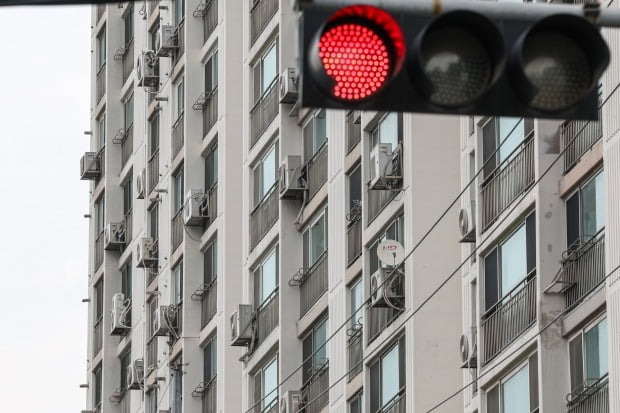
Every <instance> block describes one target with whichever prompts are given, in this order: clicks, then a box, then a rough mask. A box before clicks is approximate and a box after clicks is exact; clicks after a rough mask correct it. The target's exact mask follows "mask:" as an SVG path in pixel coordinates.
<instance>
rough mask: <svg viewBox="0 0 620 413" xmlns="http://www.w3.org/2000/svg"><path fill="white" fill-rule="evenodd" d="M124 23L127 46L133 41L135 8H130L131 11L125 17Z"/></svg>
mask: <svg viewBox="0 0 620 413" xmlns="http://www.w3.org/2000/svg"><path fill="white" fill-rule="evenodd" d="M123 22H124V24H125V46H129V44H130V43H131V42H132V41H133V6H132V5H130V6H129V11H127V14H126V15H125V17H124V19H123Z"/></svg>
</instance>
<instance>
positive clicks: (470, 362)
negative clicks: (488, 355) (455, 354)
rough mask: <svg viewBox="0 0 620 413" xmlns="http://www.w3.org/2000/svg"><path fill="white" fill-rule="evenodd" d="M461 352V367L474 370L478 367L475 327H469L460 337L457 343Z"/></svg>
mask: <svg viewBox="0 0 620 413" xmlns="http://www.w3.org/2000/svg"><path fill="white" fill-rule="evenodd" d="M459 349H460V351H461V361H462V364H461V367H462V368H470V369H475V368H477V367H478V341H477V334H476V327H471V328H470V329H469V330H468V331H467V332H466V333H465V334H463V335H462V336H461V341H460V343H459Z"/></svg>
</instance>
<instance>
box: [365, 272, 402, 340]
mask: <svg viewBox="0 0 620 413" xmlns="http://www.w3.org/2000/svg"><path fill="white" fill-rule="evenodd" d="M392 268H393V267H392ZM388 274H389V272H388ZM404 274H405V273H404V271H397V272H395V273H394V274H393V275H392V276H393V277H395V278H396V279H395V280H394V281H390V283H393V284H391V288H392V290H393V291H394V292H395V293H396V295H398V296H401V297H404V295H405V285H404V284H405V283H404V281H405V280H404ZM397 304H400V303H397ZM402 312H403V310H401V309H397V308H396V307H395V308H391V307H384V308H380V307H370V308H368V342H369V343H370V342H372V341H373V340H374V339H375V338H377V336H379V334H380V333H381V332H382V331H383V330H384V329H385V328H386V327H387V326H389V325H390V324H392V322H393V321H394V320H396V318H397V317H398V316H399V315H401V314H402Z"/></svg>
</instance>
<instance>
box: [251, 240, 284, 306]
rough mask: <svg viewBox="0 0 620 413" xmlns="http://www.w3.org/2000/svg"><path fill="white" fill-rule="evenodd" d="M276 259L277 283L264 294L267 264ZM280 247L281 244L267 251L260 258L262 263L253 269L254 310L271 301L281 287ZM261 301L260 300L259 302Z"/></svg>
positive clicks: (275, 276) (275, 275)
mask: <svg viewBox="0 0 620 413" xmlns="http://www.w3.org/2000/svg"><path fill="white" fill-rule="evenodd" d="M272 257H273V259H274V260H275V266H274V267H275V274H274V278H275V284H274V288H273V290H271V291H270V292H269V294H267V295H266V296H264V294H263V292H264V291H263V286H264V284H265V278H264V277H265V272H264V268H265V264H266V263H267V261H269V260H270V259H271V258H272ZM279 260H280V248H279V245H276V246H274V247H273V248H272V249H270V250H269V251H267V253H266V254H265V256H264V257H263V258H262V259H261V260H260V263H259V264H258V265H257V266H256V267H255V268H254V269H253V270H252V283H253V285H252V287H253V292H254V310H255V311H256V310H257V309H259V308H261V307H263V306H264V305H265V304H266V303H268V302H269V301H271V300H272V299H273V297H274V294H275V293H276V292H277V291H279V289H280V266H279V265H278V264H279ZM257 272H258V273H257ZM259 301H260V302H259Z"/></svg>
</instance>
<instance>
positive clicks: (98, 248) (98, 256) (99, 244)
mask: <svg viewBox="0 0 620 413" xmlns="http://www.w3.org/2000/svg"><path fill="white" fill-rule="evenodd" d="M101 264H103V231H101V232H100V233H99V235H97V238H96V239H95V271H96V270H98V269H99V267H101Z"/></svg>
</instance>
